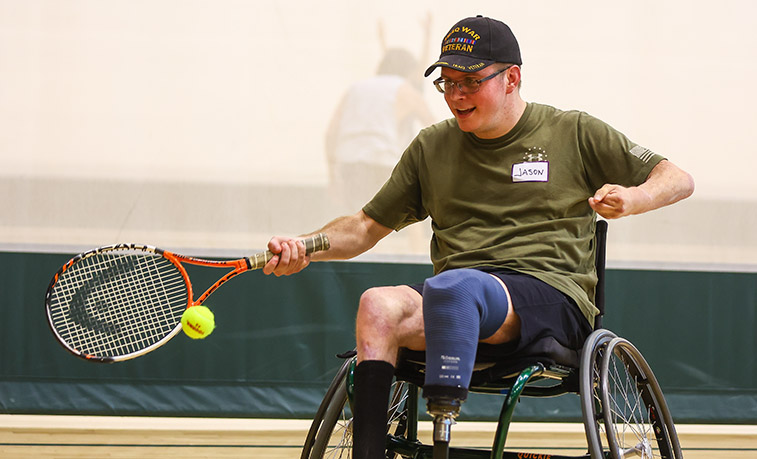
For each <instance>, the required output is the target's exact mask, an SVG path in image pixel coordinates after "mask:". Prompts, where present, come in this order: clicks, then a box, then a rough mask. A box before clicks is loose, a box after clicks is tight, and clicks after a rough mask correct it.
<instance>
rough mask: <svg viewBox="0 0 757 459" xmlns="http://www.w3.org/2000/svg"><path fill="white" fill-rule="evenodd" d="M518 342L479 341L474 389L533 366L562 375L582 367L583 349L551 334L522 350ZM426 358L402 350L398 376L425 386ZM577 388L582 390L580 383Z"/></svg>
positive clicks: (504, 380) (495, 383) (420, 353)
mask: <svg viewBox="0 0 757 459" xmlns="http://www.w3.org/2000/svg"><path fill="white" fill-rule="evenodd" d="M514 344H515V343H513V345H512V346H509V347H510V349H507V348H508V346H505V345H491V344H486V343H480V344H479V346H478V351H477V353H476V364H475V365H474V367H473V375H472V377H471V385H470V387H471V391H473V392H475V391H476V390H477V389H478V390H481V389H484V388H489V387H492V386H501V385H505V384H507V382H508V381H509V380H511V379H512V378H515V377H517V376H518V375H519V374H520V373H521V372H522V371H523V370H524V369H525V368H528V367H530V366H532V365H541V366H542V367H544V369H545V370H553V372H554V373H555V375H560V376H562V375H567V374H568V373H570V372H571V371H577V370H578V367H579V362H580V355H581V350H580V349H578V350H577V349H570V348H568V347H566V346H564V345H562V344H560V343H559V342H558V341H557V340H556V339H555V338H553V337H551V336H545V337H542V338H540V339H538V340H536V341H534V342H533V343H531V344H529V345H528V346H525V347H523V348H521V349H519V350H516V349H515V345H514ZM425 361H426V353H425V352H423V351H413V350H410V349H406V348H402V349H400V354H399V356H398V359H397V369H396V370H395V376H396V378H397V379H398V380H401V381H407V382H411V383H413V384H415V385H417V386H419V387H423V383H424V376H425V371H424V368H425ZM555 377H557V376H555ZM574 389H575V390H574V392H578V387H577V386H576V387H575V388H574ZM572 392H573V391H572Z"/></svg>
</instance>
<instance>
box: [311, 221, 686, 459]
mask: <svg viewBox="0 0 757 459" xmlns="http://www.w3.org/2000/svg"><path fill="white" fill-rule="evenodd" d="M606 234H607V222H605V221H601V220H600V221H598V222H597V227H596V237H595V246H596V266H597V277H598V283H597V288H596V294H595V303H596V305H597V308H598V309H599V310H600V314H599V316H597V318H596V320H595V327H594V331H593V333H592V334H591V335H590V336H589V337H588V338H587V340H586V342H585V343H584V345H583V348H582V349H580V350H572V349H568V348H565V347H563V346H562V345H560V344H559V343H558V342H557V341H555V340H554V339H552V338H549V337H547V338H544V339H542V340H539V341H537V342H535V343H533V344H532V345H531V346H529V348H528V349H526V350H525V351H521V352H519V353H518V355H517V356H502V355H497V356H496V358H495V356H491V355H487V353H486V345H484V344H480V345H479V350H478V353H477V356H476V366H475V368H474V372H473V376H472V379H471V384H470V388H469V390H470V392H478V393H489V394H502V395H504V401H503V403H502V409H501V411H500V415H499V421H498V424H497V430H496V432H495V434H494V439H493V442H492V447H491V450H482V449H473V448H456V447H450V445H449V440H450V435H451V434H450V432H451V425H452V424H454V419H453V418H450V417H448V416H439V415H436V416H435V417H434V420H433V422H434V424H433V440H434V441H433V444H423V443H421V442H420V441H419V439H418V419H419V409H418V405H419V388H422V387H423V381H424V375H423V368H424V361H425V358H424V354H423V353H422V352H416V351H410V350H407V349H402V350H401V351H400V355H399V358H398V362H397V366H396V370H395V378H394V381H393V384H392V393H391V396H390V403H389V406H388V408H387V442H386V447H387V453H386V457H387V458H396V457H402V458H432V459H441V458H460V459H467V458H471V459H473V458H497V459H517V458H523V457H550V458H552V459H579V458H586V459H600V458H612V459H620V458H630V457H641V458H666V459H668V458H669V459H680V458H682V457H683V455H682V453H681V447H680V444H679V441H678V435H677V434H676V429H675V425H674V423H673V419H672V416H671V414H670V411H669V409H668V406H667V404H666V402H665V398H664V397H663V394H662V390H661V389H660V386H659V384H658V382H657V379H656V378H655V376H654V373H653V372H652V370H651V368H650V367H649V364H648V363H647V362H646V360H645V359H644V357H643V356H642V355H641V352H639V350H638V349H637V348H636V347H635V346H634V345H633V344H632V343H631V342H629V341H628V340H626V339H624V338H621V337H618V336H616V335H615V334H614V333H612V332H611V331H609V330H606V329H603V328H602V318H603V316H604V272H605V247H606ZM340 357H342V358H345V359H346V360H345V362H344V363H343V365H342V366H341V368H340V369H339V371H338V372H337V374H336V376H335V377H334V379H333V381H332V383H331V385H330V387H329V388H328V391H327V392H326V395H325V397H324V399H323V401H322V402H321V405H320V406H319V408H318V410H317V412H316V415H315V418H314V420H313V423H312V425H311V427H310V430H309V432H308V435H307V437H306V440H305V445H304V448H303V451H302V455H301V458H302V459H311V458H349V457H351V456H352V418H351V416H352V415H351V412H352V411H351V409H350V405H351V403H352V387H353V371H354V368H355V365H356V363H357V362H356V357H355V353H354V351H353V352H351V353H347V354H344V355H341V356H340ZM567 393H574V394H578V395H579V397H580V404H581V411H582V418H583V424H584V430H585V432H586V440H587V444H588V451H587V452H586V453H585V454H583V455H581V456H561V455H555V454H541V455H539V454H534V453H528V452H513V451H505V450H504V448H505V442H506V439H507V433H508V429H509V427H510V422H511V420H512V417H513V413H514V410H515V406H516V404H517V402H518V400H519V399H520V397H554V396H558V395H563V394H567Z"/></svg>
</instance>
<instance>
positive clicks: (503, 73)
mask: <svg viewBox="0 0 757 459" xmlns="http://www.w3.org/2000/svg"><path fill="white" fill-rule="evenodd" d="M521 64H522V62H521V54H520V49H519V46H518V42H517V41H516V39H515V36H514V35H513V33H512V32H511V30H510V28H509V27H508V26H507V25H505V24H504V23H502V22H500V21H497V20H494V19H490V18H486V17H481V16H477V17H470V18H466V19H463V20H461V21H459V22H458V23H457V24H455V25H454V26H452V28H451V29H450V30H449V32H448V33H447V34H446V35H445V36H444V38H443V39H442V43H441V55H440V57H439V60H438V61H437V62H435V63H433V64H432V65H431V66H430V67H429V68H428V70H427V71H426V76H429V75H430V74H431V73H432V72H434V71H435V69H437V68H440V69H441V75H440V77H439V78H437V79H436V80H434V82H433V83H434V85H435V86H436V88H437V90H438V91H439V92H440V93H442V94H443V96H444V100H445V101H446V103H447V105H448V107H449V109H450V111H451V112H452V115H453V118H452V119H450V120H447V121H443V122H441V123H438V124H435V125H433V126H431V127H428V128H426V129H423V130H422V131H421V132H420V133H419V134H418V136H417V137H416V138H415V139H414V140H413V142H412V143H411V144H410V146H409V147H408V148H407V150H406V151H405V152H404V154H403V156H402V158H401V159H400V161H399V163H398V164H397V166H396V168H395V169H394V171H393V172H392V174H391V176H390V177H389V179H388V181H387V182H386V184H385V185H384V186H383V187H382V188H381V190H379V191H378V193H377V194H376V195H375V197H374V198H373V199H372V200H371V201H370V202H368V203H367V204H366V205H365V206H364V207H363V209H361V210H360V211H359V212H357V213H356V214H354V215H351V216H346V217H341V218H338V219H336V220H334V221H332V222H330V223H328V224H327V225H326V226H325V227H323V228H322V229H319V230H318V232H323V233H325V234H326V235H327V236H328V237H329V240H330V242H331V248H330V249H329V250H327V251H325V252H319V253H316V254H313V255H312V256H310V257H308V256H306V255H305V251H304V247H303V245H302V244H301V243H299V242H298V239H297V238H289V237H278V236H277V237H274V238H272V239H271V241H270V242H269V244H268V247H269V249H270V250H271V251H272V252H273V253H275V254H277V255H276V256H275V257H274V258H273V259H272V260H271V261H270V262H269V264H268V265H267V266H266V267H265V270H264V271H265V273H266V274H271V273H273V274H275V275H277V276H280V275H289V274H293V273H296V272H298V271H300V270H302V269H304V268H305V267H306V266H307V265H308V264H309V262H310V261H311V259H312V260H314V261H316V260H339V259H348V258H352V257H354V256H356V255H359V254H361V253H363V252H365V251H367V250H369V249H370V248H371V247H373V246H374V245H375V244H376V243H377V242H378V241H379V240H381V239H382V238H383V237H385V236H387V235H388V234H389V233H390V232H391V231H393V230H396V231H399V230H400V229H402V228H404V227H405V226H407V225H410V224H412V223H415V222H418V221H421V220H424V219H425V218H428V217H430V218H431V221H432V229H433V237H432V239H431V259H432V262H433V266H434V273H435V275H434V276H433V277H431V278H429V279H427V280H426V281H425V282H424V283H423V284H420V285H400V286H384V287H375V288H371V289H369V290H368V291H366V292H365V293H364V294H363V295H362V297H361V298H360V304H359V308H358V312H357V321H356V339H357V359H358V365H357V367H356V369H355V375H354V381H355V383H354V387H355V392H354V424H353V433H354V450H353V451H354V457H360V458H363V457H384V449H385V442H386V437H385V432H386V407H387V404H388V398H389V388H390V384H391V381H392V377H393V375H394V371H395V365H396V363H397V355H398V351H399V350H400V349H401V348H407V349H411V350H419V351H424V350H425V353H426V373H425V383H424V385H423V387H424V392H423V396H424V397H425V398H426V400H427V407H428V411H429V412H430V413H431V414H433V415H439V416H447V417H451V418H454V416H456V415H457V412H458V410H459V409H460V405H461V403H463V401H464V400H465V399H466V396H467V391H468V386H469V383H470V379H471V373H472V370H473V364H474V360H475V356H476V349H477V346H478V344H479V343H488V344H491V345H495V346H504V347H507V348H508V350H509V351H513V350H515V351H517V350H518V349H519V348H524V347H526V346H528V345H529V344H530V343H532V342H534V341H535V340H538V339H541V338H543V337H545V336H549V337H553V338H554V339H555V340H556V341H557V342H558V343H560V344H561V345H562V346H565V347H567V348H570V349H579V348H580V347H581V346H582V344H583V342H584V340H585V339H586V337H587V336H588V335H589V333H591V331H592V326H593V323H594V316H595V315H596V313H597V309H596V307H595V306H594V304H593V299H594V288H595V285H596V281H597V279H596V273H595V269H594V249H595V247H594V245H593V238H594V228H595V220H596V217H597V214H599V215H601V216H602V217H604V218H608V219H613V218H619V217H623V216H626V215H632V214H640V213H643V212H647V211H650V210H653V209H657V208H659V207H662V206H665V205H669V204H672V203H674V202H677V201H679V200H681V199H683V198H686V197H688V196H689V195H691V193H692V192H693V189H694V184H693V180H692V178H691V176H690V175H689V174H687V173H686V172H684V171H682V170H681V169H679V168H678V167H676V166H675V165H674V164H673V163H671V162H670V161H668V160H666V159H664V158H663V157H662V156H659V155H658V154H656V153H653V152H651V151H650V150H648V149H646V148H644V147H642V146H640V145H638V144H636V143H634V142H632V141H631V140H629V139H628V138H627V137H626V136H624V135H623V134H621V133H620V132H618V131H616V130H615V129H613V128H612V127H610V126H609V125H607V124H605V123H604V122H602V121H600V120H598V119H596V118H594V117H592V116H590V115H588V114H586V113H583V112H579V111H562V110H558V109H556V108H553V107H550V106H547V105H542V104H538V103H534V102H526V101H524V100H523V99H522V98H521V95H520V85H521ZM576 69H580V63H576ZM560 75H561V78H564V77H570V76H571V75H576V73H575V72H560Z"/></svg>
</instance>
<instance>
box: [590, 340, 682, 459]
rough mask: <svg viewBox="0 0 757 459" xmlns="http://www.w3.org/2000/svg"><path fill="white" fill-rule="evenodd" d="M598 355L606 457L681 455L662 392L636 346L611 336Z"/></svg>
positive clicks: (670, 456)
mask: <svg viewBox="0 0 757 459" xmlns="http://www.w3.org/2000/svg"><path fill="white" fill-rule="evenodd" d="M602 354H603V355H602V361H601V365H600V370H599V386H600V390H599V393H600V399H601V406H602V407H603V409H602V416H603V421H604V427H605V433H606V436H607V443H608V448H609V451H610V457H612V458H614V459H620V458H626V457H642V458H670V459H678V458H682V457H683V455H682V453H681V446H680V444H679V442H678V436H677V434H676V430H675V425H674V424H673V418H672V416H671V415H670V411H669V410H668V406H667V404H666V403H665V398H664V397H663V394H662V390H661V389H660V386H659V384H658V382H657V379H656V378H655V376H654V373H653V372H652V370H651V368H650V367H649V364H648V363H647V362H646V360H645V359H644V357H643V356H642V355H641V353H640V352H639V350H638V349H636V347H635V346H634V345H633V344H631V343H630V342H629V341H628V340H626V339H623V338H613V339H612V340H611V341H610V342H609V343H607V346H606V348H605V350H604V352H603V353H602Z"/></svg>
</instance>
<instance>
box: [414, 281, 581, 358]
mask: <svg viewBox="0 0 757 459" xmlns="http://www.w3.org/2000/svg"><path fill="white" fill-rule="evenodd" d="M483 271H486V272H489V273H491V274H494V275H495V276H497V277H498V278H500V279H501V280H502V282H504V283H505V285H506V286H507V290H508V291H509V292H510V299H511V301H512V307H513V308H514V309H515V312H516V313H517V314H518V317H520V324H521V325H520V338H519V339H518V340H517V341H513V342H509V343H504V344H497V345H487V346H485V347H486V348H488V351H487V353H488V352H492V353H493V354H511V353H517V352H518V351H519V350H520V349H523V348H525V347H526V346H528V345H529V344H531V343H533V342H535V341H537V340H539V339H541V338H544V337H547V336H551V337H553V338H554V339H555V340H557V342H558V343H560V344H562V345H563V346H565V347H567V348H569V349H574V350H578V349H581V347H583V343H584V341H585V340H586V338H587V337H588V336H589V335H590V334H591V332H592V328H591V326H590V325H589V322H588V321H587V320H586V318H584V316H583V314H581V311H580V310H579V309H578V306H577V305H576V303H575V301H573V299H571V298H570V297H568V296H567V295H565V294H564V293H562V292H561V291H559V290H557V289H556V288H554V287H552V286H550V285H548V284H546V283H544V282H542V281H540V280H539V279H536V278H535V277H532V276H529V275H528V274H523V273H518V272H515V271H512V270H483ZM410 287H411V288H413V289H414V290H415V291H417V292H418V293H420V294H421V295H423V284H413V285H410Z"/></svg>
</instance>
